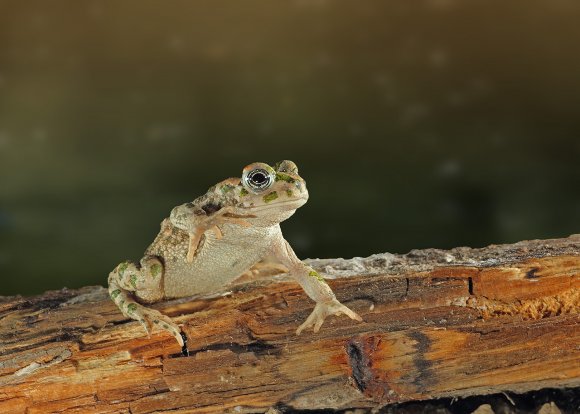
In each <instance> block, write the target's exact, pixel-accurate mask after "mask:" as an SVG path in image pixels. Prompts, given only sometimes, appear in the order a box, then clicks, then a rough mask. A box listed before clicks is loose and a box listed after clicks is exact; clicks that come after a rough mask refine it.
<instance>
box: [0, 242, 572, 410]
mask: <svg viewBox="0 0 580 414" xmlns="http://www.w3.org/2000/svg"><path fill="white" fill-rule="evenodd" d="M309 262H310V264H311V265H312V266H314V267H315V268H316V269H317V270H319V271H320V272H322V273H323V274H325V275H326V276H327V277H328V278H329V279H328V283H329V284H330V286H331V287H332V289H333V290H334V292H335V293H336V295H337V297H338V298H339V300H341V301H342V302H343V303H345V304H347V305H348V306H349V307H351V308H352V309H353V310H355V311H356V312H358V313H359V314H360V315H361V316H362V317H363V318H364V322H362V323H357V322H355V321H351V320H349V319H347V318H345V317H344V316H342V317H330V318H329V319H327V321H326V322H325V324H324V325H323V327H322V329H321V331H320V332H319V333H316V334H313V333H312V332H307V333H303V334H302V335H301V336H296V335H295V330H296V328H297V326H298V325H299V323H301V322H302V321H303V320H304V319H305V318H306V317H307V316H308V314H309V313H310V312H311V311H312V309H313V306H314V304H313V303H312V302H311V301H310V300H309V299H308V298H307V297H306V295H305V294H304V293H303V292H302V290H301V288H300V286H299V285H297V284H296V283H294V282H293V281H291V280H289V279H288V278H286V277H285V276H284V275H275V276H271V277H268V278H265V279H260V280H253V281H248V282H244V283H239V284H237V285H235V286H231V287H230V288H229V289H228V290H224V291H223V292H219V293H220V294H218V295H216V296H214V297H212V298H190V299H188V300H180V301H173V302H167V303H162V304H159V305H157V306H156V308H158V309H160V310H161V311H163V312H165V313H166V314H168V315H170V316H172V317H174V318H175V320H176V321H177V322H179V323H181V324H183V325H184V331H185V332H186V333H187V335H188V337H189V348H190V350H191V355H190V356H189V357H183V356H181V355H180V348H179V346H178V345H177V343H176V342H175V340H174V339H173V338H172V337H170V336H169V335H168V334H166V333H163V332H155V333H154V334H153V335H152V336H151V338H147V336H146V335H145V334H144V332H143V330H142V328H141V326H140V325H139V324H138V323H137V322H135V321H129V320H127V319H126V318H124V317H123V316H122V315H121V313H120V312H119V311H118V309H117V308H116V307H115V306H114V304H113V303H112V302H111V301H110V300H109V298H108V296H107V293H106V290H105V289H104V288H102V287H94V286H93V287H86V288H82V289H79V290H67V289H63V290H60V291H52V292H46V293H45V294H43V295H40V296H36V297H31V298H23V297H5V298H1V300H0V412H1V413H27V414H34V413H52V412H58V413H66V414H72V413H133V414H137V413H162V412H172V413H221V412H236V413H240V412H266V411H268V410H270V412H271V413H273V412H277V411H278V412H283V411H284V410H285V409H294V410H298V409H323V408H330V409H344V408H356V407H359V408H370V407H374V408H376V407H380V406H384V405H388V404H392V403H395V402H401V401H411V400H426V399H431V398H439V397H446V396H457V397H463V396H469V395H481V394H488V393H496V392H507V391H509V392H516V393H518V392H526V391H529V390H536V389H541V388H544V387H554V388H563V387H578V386H580V346H579V344H580V323H579V322H580V319H579V313H580V293H579V292H580V289H579V286H580V235H575V236H571V237H569V238H565V239H555V240H536V241H524V242H519V243H516V244H512V245H501V246H489V247H486V248H482V249H470V248H463V247H462V248H456V249H452V250H449V251H442V250H433V249H429V250H415V251H411V252H410V253H408V254H406V255H392V254H377V255H373V256H371V257H368V258H364V259H362V258H355V259H351V260H343V259H328V260H310V261H309ZM105 277H106V276H105V275H103V280H105Z"/></svg>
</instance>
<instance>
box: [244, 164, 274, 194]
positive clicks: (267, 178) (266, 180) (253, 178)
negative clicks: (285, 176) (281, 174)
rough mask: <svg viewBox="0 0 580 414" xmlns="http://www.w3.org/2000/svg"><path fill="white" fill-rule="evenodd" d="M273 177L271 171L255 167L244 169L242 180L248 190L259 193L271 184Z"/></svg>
mask: <svg viewBox="0 0 580 414" xmlns="http://www.w3.org/2000/svg"><path fill="white" fill-rule="evenodd" d="M274 178H275V176H274V174H272V173H271V172H269V171H267V170H265V169H263V168H255V169H253V170H250V171H248V172H245V171H244V174H243V176H242V182H243V184H244V186H245V187H247V188H248V189H249V190H252V191H253V192H254V193H260V192H262V191H264V190H266V189H268V188H269V187H270V186H271V185H272V183H273V182H274Z"/></svg>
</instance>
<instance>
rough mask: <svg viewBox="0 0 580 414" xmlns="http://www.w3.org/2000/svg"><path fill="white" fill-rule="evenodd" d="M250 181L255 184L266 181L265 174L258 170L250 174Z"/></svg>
mask: <svg viewBox="0 0 580 414" xmlns="http://www.w3.org/2000/svg"><path fill="white" fill-rule="evenodd" d="M252 181H253V182H254V183H256V184H263V183H264V182H265V181H266V176H265V175H264V174H262V173H260V172H258V173H255V174H253V175H252Z"/></svg>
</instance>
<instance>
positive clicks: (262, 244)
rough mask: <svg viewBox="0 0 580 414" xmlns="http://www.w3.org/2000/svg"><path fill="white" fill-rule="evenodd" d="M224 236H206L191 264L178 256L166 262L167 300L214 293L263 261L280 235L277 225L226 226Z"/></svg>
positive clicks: (210, 233)
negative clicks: (218, 237) (217, 237)
mask: <svg viewBox="0 0 580 414" xmlns="http://www.w3.org/2000/svg"><path fill="white" fill-rule="evenodd" d="M222 231H223V237H222V238H221V239H219V240H218V239H216V237H215V235H214V233H213V232H211V231H208V232H206V233H205V240H204V242H203V244H202V245H200V247H199V249H198V251H197V252H196V255H195V257H194V259H193V262H192V263H187V261H186V260H185V257H182V256H177V257H172V258H168V259H166V260H165V276H164V286H165V297H166V298H168V299H171V298H179V297H184V296H191V295H197V294H201V293H211V292H215V291H217V290H218V289H219V288H220V287H222V286H224V285H226V284H228V283H230V282H231V281H233V280H234V279H236V278H237V277H238V276H240V275H241V274H242V273H244V272H245V271H246V270H248V269H249V268H250V267H252V266H253V265H254V264H255V263H257V262H258V261H260V260H261V259H262V258H263V257H264V255H265V253H266V252H267V250H269V248H270V246H271V244H272V241H273V240H274V239H275V238H276V237H278V236H280V237H281V231H280V227H279V226H278V225H276V226H272V227H251V228H244V227H241V226H239V225H225V226H223V228H222Z"/></svg>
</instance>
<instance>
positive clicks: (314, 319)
mask: <svg viewBox="0 0 580 414" xmlns="http://www.w3.org/2000/svg"><path fill="white" fill-rule="evenodd" d="M341 314H344V315H346V316H348V317H349V318H350V319H354V320H357V321H359V322H362V318H361V317H360V316H358V315H357V314H356V313H355V312H353V311H351V310H350V309H349V308H347V307H346V306H344V305H343V304H342V303H340V302H339V301H338V300H336V299H333V300H332V301H330V302H319V303H317V304H316V306H315V308H314V310H313V311H312V313H311V314H310V316H309V317H308V318H307V319H306V321H305V322H304V323H303V324H302V325H300V326H299V327H298V329H297V330H296V335H300V333H301V332H302V331H303V330H304V329H307V328H310V327H311V326H312V327H314V328H313V331H314V332H318V331H319V330H320V327H321V326H322V324H323V323H324V319H326V317H327V316H329V315H341Z"/></svg>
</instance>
